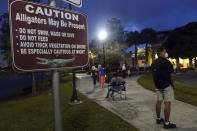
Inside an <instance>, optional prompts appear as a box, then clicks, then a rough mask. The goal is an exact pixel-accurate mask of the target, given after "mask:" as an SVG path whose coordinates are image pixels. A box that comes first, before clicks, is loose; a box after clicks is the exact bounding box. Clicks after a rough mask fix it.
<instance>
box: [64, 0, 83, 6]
mask: <svg viewBox="0 0 197 131" xmlns="http://www.w3.org/2000/svg"><path fill="white" fill-rule="evenodd" d="M63 1H65V2H68V3H70V4H72V5H75V6H77V7H82V0H63Z"/></svg>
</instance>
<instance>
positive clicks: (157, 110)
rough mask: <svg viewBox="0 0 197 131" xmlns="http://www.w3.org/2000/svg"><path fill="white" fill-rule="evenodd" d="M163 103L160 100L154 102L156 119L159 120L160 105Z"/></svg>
mask: <svg viewBox="0 0 197 131" xmlns="http://www.w3.org/2000/svg"><path fill="white" fill-rule="evenodd" d="M162 102H163V101H161V100H158V101H157V102H156V115H157V118H158V119H159V118H160V114H161V104H162Z"/></svg>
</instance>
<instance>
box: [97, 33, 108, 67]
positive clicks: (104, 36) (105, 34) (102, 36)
mask: <svg viewBox="0 0 197 131" xmlns="http://www.w3.org/2000/svg"><path fill="white" fill-rule="evenodd" d="M98 38H99V40H100V41H102V42H103V66H104V68H105V46H104V44H105V43H104V40H105V39H106V38H107V32H106V31H105V30H101V31H100V32H99V34H98Z"/></svg>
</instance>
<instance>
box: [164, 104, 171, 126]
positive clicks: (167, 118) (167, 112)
mask: <svg viewBox="0 0 197 131" xmlns="http://www.w3.org/2000/svg"><path fill="white" fill-rule="evenodd" d="M164 105H165V107H164V115H165V122H169V121H170V111H171V102H164Z"/></svg>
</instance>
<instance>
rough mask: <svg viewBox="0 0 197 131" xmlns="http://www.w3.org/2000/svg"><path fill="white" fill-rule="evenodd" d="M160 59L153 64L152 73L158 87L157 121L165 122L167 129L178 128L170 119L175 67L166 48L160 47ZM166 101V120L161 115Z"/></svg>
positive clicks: (158, 122)
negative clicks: (162, 106) (168, 58)
mask: <svg viewBox="0 0 197 131" xmlns="http://www.w3.org/2000/svg"><path fill="white" fill-rule="evenodd" d="M158 56H159V57H158V59H156V60H155V61H154V62H153V64H152V75H153V80H154V83H155V87H156V94H157V102H156V114H157V119H156V123H157V124H160V123H163V124H164V128H165V129H170V128H176V125H175V124H173V123H171V122H170V121H169V119H170V111H171V102H172V101H173V100H174V85H173V77H174V69H173V65H172V64H171V63H170V61H169V60H167V57H168V53H167V52H166V49H165V48H163V47H160V48H159V49H158ZM163 101H164V105H165V107H164V116H165V120H164V119H163V118H161V117H160V113H161V104H162V103H163Z"/></svg>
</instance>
